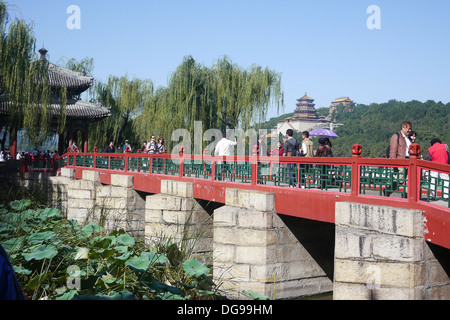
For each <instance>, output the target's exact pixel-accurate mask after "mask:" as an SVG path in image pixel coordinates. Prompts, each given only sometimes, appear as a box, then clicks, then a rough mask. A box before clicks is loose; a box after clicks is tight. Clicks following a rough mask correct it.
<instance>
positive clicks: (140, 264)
mask: <svg viewBox="0 0 450 320" xmlns="http://www.w3.org/2000/svg"><path fill="white" fill-rule="evenodd" d="M150 263H151V262H150V260H148V258H147V257H145V256H144V257H142V256H141V257H139V258H132V259H130V260H127V262H125V265H126V266H128V267H130V268H131V269H133V270H136V271H139V272H145V271H147V269H148V267H149V266H150Z"/></svg>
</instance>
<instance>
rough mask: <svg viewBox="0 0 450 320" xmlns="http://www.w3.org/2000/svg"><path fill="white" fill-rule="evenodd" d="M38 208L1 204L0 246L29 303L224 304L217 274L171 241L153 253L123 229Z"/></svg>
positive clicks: (23, 203) (24, 203)
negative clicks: (81, 222)
mask: <svg viewBox="0 0 450 320" xmlns="http://www.w3.org/2000/svg"><path fill="white" fill-rule="evenodd" d="M31 207H32V206H31V201H30V200H15V201H12V202H10V203H9V204H6V205H5V204H3V205H0V244H1V245H2V246H3V248H4V249H5V250H6V252H7V253H8V255H9V257H10V260H11V263H12V265H13V267H14V271H15V273H16V276H17V278H18V280H19V283H20V284H21V286H22V289H23V291H24V293H25V296H26V297H27V299H33V300H38V299H49V300H77V299H81V300H86V299H117V300H129V299H131V300H170V299H176V300H204V299H222V297H221V296H220V294H219V293H218V286H217V285H216V284H214V283H213V281H212V278H211V275H210V268H209V267H208V266H206V265H204V264H202V263H200V262H199V261H198V260H197V259H196V258H193V257H189V256H186V257H185V254H183V253H182V252H183V250H181V248H179V247H178V246H177V245H176V244H174V243H172V242H170V241H167V242H164V243H162V242H161V244H159V245H155V247H154V248H149V246H146V245H145V244H144V242H143V241H142V240H139V239H136V238H134V237H132V236H130V235H128V234H127V233H125V232H124V231H122V230H119V231H114V232H112V233H110V234H105V233H104V231H103V228H102V227H101V226H100V225H98V224H97V223H90V224H86V225H84V226H81V225H79V224H78V223H77V222H76V221H73V220H66V219H64V218H63V217H62V216H61V213H60V211H59V210H58V209H53V208H45V209H32V208H31ZM250 294H253V293H250Z"/></svg>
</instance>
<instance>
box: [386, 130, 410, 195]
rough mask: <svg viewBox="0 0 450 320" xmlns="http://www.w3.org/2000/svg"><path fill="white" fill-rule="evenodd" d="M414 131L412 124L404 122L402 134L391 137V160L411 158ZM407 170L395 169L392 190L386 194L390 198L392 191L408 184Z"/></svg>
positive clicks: (398, 133)
mask: <svg viewBox="0 0 450 320" xmlns="http://www.w3.org/2000/svg"><path fill="white" fill-rule="evenodd" d="M411 131H412V123H411V122H409V121H404V122H403V123H402V125H401V130H400V132H397V133H396V134H394V135H393V136H392V137H391V142H390V147H389V158H390V159H408V158H409V146H410V145H411V143H412V142H411V140H410V139H409V138H408V136H409V134H410V133H411ZM406 174H407V172H406V168H394V175H393V182H392V188H391V190H389V191H388V192H386V195H387V196H390V194H391V193H392V191H395V190H397V187H398V184H403V185H404V184H406V183H405V182H406Z"/></svg>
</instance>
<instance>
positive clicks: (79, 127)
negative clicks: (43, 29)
mask: <svg viewBox="0 0 450 320" xmlns="http://www.w3.org/2000/svg"><path fill="white" fill-rule="evenodd" d="M47 52H48V51H47V50H46V49H44V48H42V49H40V50H39V53H40V54H41V57H40V59H41V60H47V58H46V54H47ZM47 63H48V77H49V83H50V86H51V88H52V92H53V102H52V103H51V105H50V109H51V113H52V117H53V121H52V127H55V128H56V126H57V123H58V120H57V119H58V117H59V116H60V114H61V111H62V108H63V106H62V104H61V100H60V98H59V97H58V96H59V92H61V88H66V92H67V97H66V98H67V103H66V126H65V130H64V132H63V133H62V134H60V135H59V142H58V154H60V155H61V154H63V153H65V152H66V150H67V148H68V147H69V146H71V145H72V142H73V141H74V140H75V141H76V139H77V137H78V134H79V132H81V137H82V138H81V141H77V142H78V144H77V146H78V148H79V151H82V152H87V151H88V133H89V124H90V123H92V122H96V121H100V120H102V119H105V118H107V117H109V116H110V115H111V109H110V108H108V107H105V106H102V105H100V104H93V103H90V102H85V101H82V100H81V99H80V98H79V97H80V95H81V94H82V93H83V92H85V91H86V90H88V89H89V88H90V87H92V86H93V85H94V78H93V77H88V76H86V75H85V74H84V73H82V72H75V71H71V70H68V69H64V68H62V67H59V66H57V65H55V64H53V63H51V62H49V61H47ZM8 115H9V103H8V101H7V100H5V98H4V97H0V117H7V116H8ZM9 146H10V153H11V156H13V158H14V159H15V157H16V153H17V133H16V134H15V136H13V137H10V143H9Z"/></svg>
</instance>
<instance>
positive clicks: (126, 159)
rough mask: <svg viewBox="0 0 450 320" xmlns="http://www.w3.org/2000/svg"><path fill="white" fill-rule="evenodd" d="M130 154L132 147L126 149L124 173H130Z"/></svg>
mask: <svg viewBox="0 0 450 320" xmlns="http://www.w3.org/2000/svg"><path fill="white" fill-rule="evenodd" d="M129 153H130V147H126V148H125V157H124V163H123V165H124V168H123V169H124V171H125V172H128V154H129Z"/></svg>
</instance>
